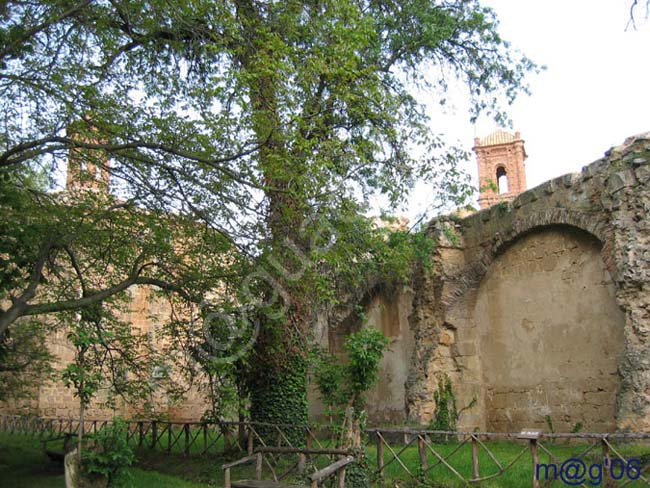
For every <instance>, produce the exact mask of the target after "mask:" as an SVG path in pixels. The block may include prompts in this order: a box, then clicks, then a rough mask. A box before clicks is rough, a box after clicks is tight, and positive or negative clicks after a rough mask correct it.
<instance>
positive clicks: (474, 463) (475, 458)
mask: <svg viewBox="0 0 650 488" xmlns="http://www.w3.org/2000/svg"><path fill="white" fill-rule="evenodd" d="M472 475H473V477H474V479H478V478H479V477H480V475H479V468H478V442H477V440H476V437H475V436H472Z"/></svg>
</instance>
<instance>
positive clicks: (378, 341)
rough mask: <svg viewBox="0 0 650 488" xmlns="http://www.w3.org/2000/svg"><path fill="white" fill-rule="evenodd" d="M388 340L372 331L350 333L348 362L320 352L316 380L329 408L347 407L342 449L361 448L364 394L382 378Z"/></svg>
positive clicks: (368, 329)
mask: <svg viewBox="0 0 650 488" xmlns="http://www.w3.org/2000/svg"><path fill="white" fill-rule="evenodd" d="M388 344H389V340H388V338H387V337H386V336H385V335H384V334H383V333H382V332H381V331H379V330H377V329H373V328H365V329H361V330H360V331H359V332H355V333H353V334H350V336H348V338H347V339H346V341H345V345H344V348H345V352H346V353H347V357H348V360H347V362H346V363H345V364H342V365H341V364H339V363H338V362H337V361H336V357H335V356H332V355H329V354H323V353H321V355H320V358H319V361H318V362H317V365H316V368H315V373H314V379H315V381H316V384H317V386H318V389H319V392H320V394H321V397H322V398H323V401H324V402H325V404H326V405H328V406H330V408H331V407H333V406H334V405H335V404H338V405H339V406H341V407H344V408H345V417H344V420H343V428H342V433H341V440H340V444H341V446H342V447H347V448H354V449H358V448H361V419H362V418H363V414H364V407H365V395H366V393H367V392H368V390H369V389H370V388H371V387H372V386H373V385H374V384H375V383H376V382H377V380H378V379H379V366H380V362H381V359H382V357H383V355H384V352H385V351H386V349H387V348H388Z"/></svg>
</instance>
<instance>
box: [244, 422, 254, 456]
mask: <svg viewBox="0 0 650 488" xmlns="http://www.w3.org/2000/svg"><path fill="white" fill-rule="evenodd" d="M246 430H247V432H248V433H247V437H248V438H247V439H246V444H247V445H246V450H247V451H248V455H249V456H252V455H253V448H254V440H255V439H254V438H253V427H251V426H250V425H249V426H248V428H247V429H246Z"/></svg>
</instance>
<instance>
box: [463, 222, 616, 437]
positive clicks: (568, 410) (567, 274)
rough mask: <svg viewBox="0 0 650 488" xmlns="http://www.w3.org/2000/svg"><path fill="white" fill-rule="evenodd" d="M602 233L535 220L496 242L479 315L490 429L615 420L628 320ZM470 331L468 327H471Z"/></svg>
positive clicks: (591, 426)
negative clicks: (608, 266)
mask: <svg viewBox="0 0 650 488" xmlns="http://www.w3.org/2000/svg"><path fill="white" fill-rule="evenodd" d="M602 247H603V244H602V241H600V240H599V239H597V238H596V236H595V235H594V234H591V233H588V232H586V231H584V230H582V229H580V230H578V227H576V226H569V225H566V224H561V225H543V226H533V227H531V228H530V229H529V230H527V231H526V232H523V233H519V234H517V236H516V239H513V240H510V241H507V242H505V243H504V244H503V245H502V246H500V247H498V248H497V251H498V252H497V254H496V256H495V258H494V262H493V263H492V264H491V266H490V267H489V269H488V270H487V272H486V273H485V275H484V277H483V278H482V280H481V282H480V283H479V284H478V287H477V293H476V295H477V299H476V303H475V304H474V305H473V306H472V308H471V311H470V310H467V312H468V313H470V314H471V316H472V319H471V322H472V323H473V324H474V327H476V331H477V332H476V337H475V339H474V340H475V341H476V342H477V344H479V348H480V364H481V366H480V371H481V372H482V373H481V374H482V380H481V384H483V385H484V388H485V390H484V392H485V397H484V402H485V403H484V408H485V421H486V427H487V429H488V430H492V429H494V430H497V431H518V430H520V429H522V428H527V427H531V428H538V429H545V428H546V425H545V418H551V419H552V422H553V423H554V425H555V428H556V429H558V430H559V431H569V430H571V429H572V428H574V427H575V425H578V423H580V424H583V425H584V426H585V427H586V428H587V429H588V430H591V431H594V430H595V431H611V430H613V429H614V428H615V401H616V395H617V392H618V388H619V386H620V377H619V376H618V375H619V373H618V359H619V355H620V354H621V353H622V350H623V328H624V323H625V319H624V316H623V314H622V310H621V309H620V308H619V307H618V304H617V303H616V298H615V290H614V287H613V284H612V282H611V278H610V277H609V276H608V273H607V272H606V271H605V270H604V269H603V263H602V262H601V261H602V257H601V254H600V253H601V251H602ZM465 334H467V333H466V332H465Z"/></svg>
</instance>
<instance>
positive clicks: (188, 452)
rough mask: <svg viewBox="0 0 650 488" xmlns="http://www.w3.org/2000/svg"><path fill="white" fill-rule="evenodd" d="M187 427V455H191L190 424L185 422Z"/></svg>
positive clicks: (185, 427) (184, 427)
mask: <svg viewBox="0 0 650 488" xmlns="http://www.w3.org/2000/svg"><path fill="white" fill-rule="evenodd" d="M183 429H185V455H186V456H189V455H190V424H185V425H184V426H183Z"/></svg>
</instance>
